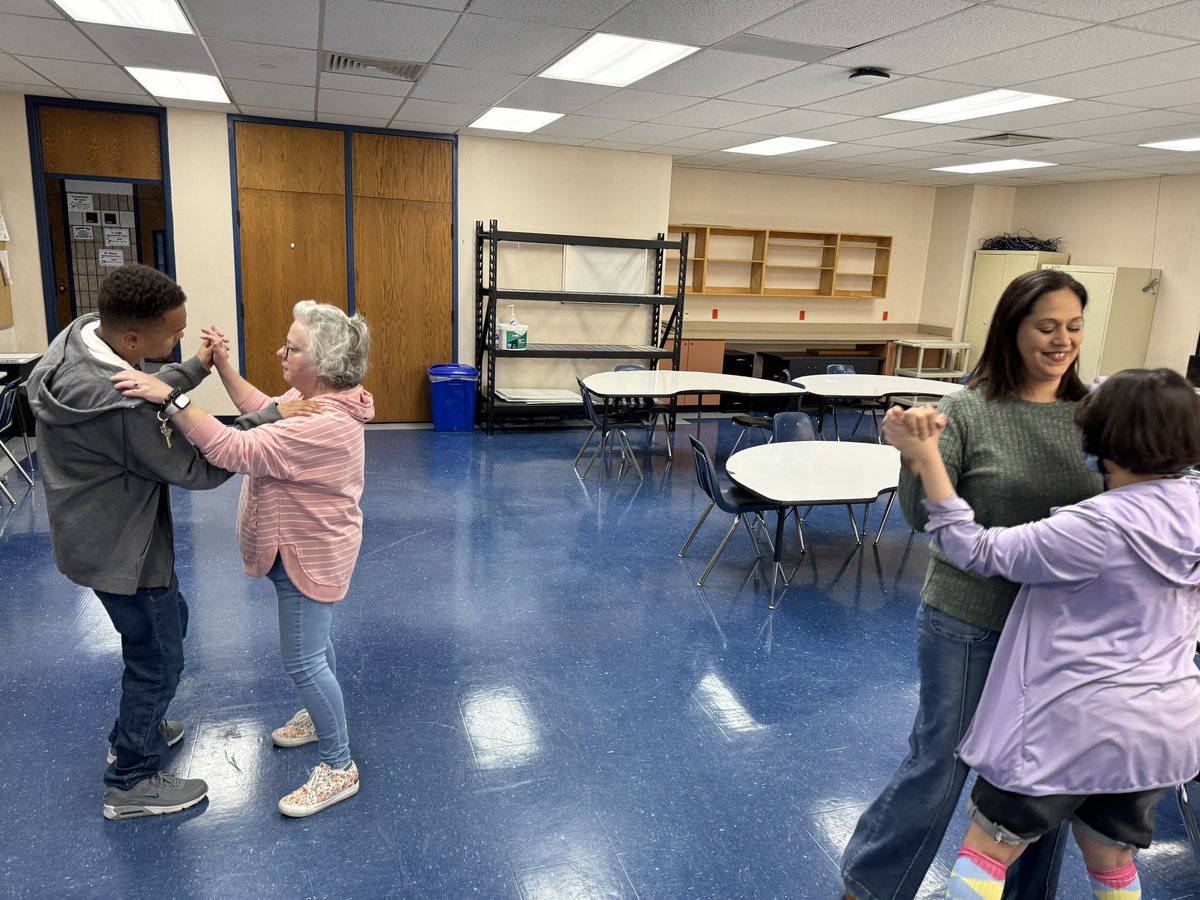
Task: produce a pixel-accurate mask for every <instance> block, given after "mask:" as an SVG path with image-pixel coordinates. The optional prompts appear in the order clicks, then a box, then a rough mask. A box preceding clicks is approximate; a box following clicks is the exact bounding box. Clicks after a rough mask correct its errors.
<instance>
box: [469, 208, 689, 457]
mask: <svg viewBox="0 0 1200 900" xmlns="http://www.w3.org/2000/svg"><path fill="white" fill-rule="evenodd" d="M506 241H507V242H514V243H527V244H550V245H555V246H560V247H568V246H570V247H610V248H623V249H626V250H648V251H650V252H651V254H652V255H651V260H652V271H651V278H650V282H651V284H650V292H649V293H645V294H628V293H607V292H604V291H589V292H586V293H584V292H580V291H551V290H523V289H515V288H505V287H502V286H501V285H500V284H498V283H497V269H498V265H497V256H498V252H499V245H500V244H501V243H504V242H506ZM668 254H670V259H671V261H672V264H673V265H675V266H676V270H675V272H674V273H672V276H671V277H672V280H673V281H675V282H677V283H676V284H675V285H674V286H671V287H670V288H668V289H666V290H667V292H666V293H664V292H663V291H664V288H663V275H664V270H663V267H664V265H665V262H666V260H667V259H668ZM687 259H688V239H687V237H686V236H684V237H681V238H680V239H678V240H674V241H668V240H666V235H664V234H661V233H660V234H659V235H658V237H657V238H656V239H652V240H640V239H636V238H607V237H595V236H591V235H576V234H540V233H534V232H524V231H501V230H500V228H499V227H498V225H497V222H496V220H495V219H492V220H491V221H490V222H489V223H488V227H487V228H486V229H485V228H484V226H483V222H476V223H475V368H476V369H479V370H482V369H483V368H484V367H485V366H486V368H487V375H486V379H484V380H481V381H480V383H479V399H480V409H479V416H480V417H481V418H482V419H483V420H484V422H485V423H486V425H487V432H488V434H492V432H493V431H494V430H495V422H496V414H497V412H498V411H503V410H504V409H505V405H504V401H502V400H498V399H497V397H496V361H497V359H504V358H511V357H524V358H525V359H539V358H540V359H628V360H646V361H647V362H648V363H649V366H650V368H656V367H657V366H658V364H659V362H660V361H666V362H668V363H669V364H670V365H671V367H672V368H679V352H680V344H681V338H682V337H683V286H682V285H680V284H678V282H679V281H680V279H681V278H682V273H683V269H684V266H685V265H686V264H687ZM501 300H520V301H522V302H525V301H531V300H533V301H545V302H549V303H582V304H596V303H598V304H623V305H634V306H648V307H650V309H651V315H650V328H649V334H648V335H647V341H646V343H644V344H549V343H547V344H529V345H527V347H526V349H524V350H503V349H500V348H498V347H497V346H496V338H495V335H496V305H497V303H498V302H499V301H501ZM664 313H665V316H664ZM528 409H529V408H528V407H527V406H526V407H524V410H523V411H524V412H527V411H528Z"/></svg>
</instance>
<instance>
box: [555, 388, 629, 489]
mask: <svg viewBox="0 0 1200 900" xmlns="http://www.w3.org/2000/svg"><path fill="white" fill-rule="evenodd" d="M575 381H576V382H577V383H578V384H579V397H580V399H582V400H583V412H584V415H586V416H587V419H588V421H589V422H591V423H592V430H591V431H589V432H588V434H587V437H586V438H584V440H583V446H582V447H580V448H579V452H578V453H576V454H575V459H574V461H572V463H571V465H573V466H575V467H576V469H577V470H578V467H579V457H581V456H583V451H584V450H586V449H587V448H588V445H589V444H590V443H591V442H592V435H594V434H595V433H596V432H597V431H599V432H600V443H599V444H597V445H596V449H595V450H594V451H592V456H591V458H590V459H589V460H588V464H587V466H586V467H585V468H584V470H583V475H582V476H580V477H582V478H587V473H588V472H589V471H590V470H591V468H592V463H594V462H595V461H596V457H598V456H599V455H600V454H601V452H603V451H604V449H605V447H606V445H607V444H608V443H609V441H610V439H611V438H612V436H613V435H614V434H615V435H616V436H617V440H618V441H619V442H620V445H621V471H622V472H624V470H625V467H626V466H627V465H631V466H633V469H634V471H635V472H637V473H638V478H642V477H644V476H643V475H642V467H641V466H639V465H638V461H637V458H636V457H635V456H634V455H633V447H632V446H631V445H630V443H629V436H628V435H627V434H625V430H624V429H623V428H621V423H620V422H614V421H613V420H612V419H611V418H610V419H609V420H608V421H607V422H606V421H605V420H604V418H602V417H601V416H600V415H599V414H598V413H597V412H596V404H595V403H594V402H593V401H592V392H591V391H589V390H588V389H587V388H586V387H585V386H584V384H583V380H582V379H579V378H576V379H575ZM618 477H619V476H618ZM599 483H600V484H603V483H604V466H603V465H601V467H600V477H599Z"/></svg>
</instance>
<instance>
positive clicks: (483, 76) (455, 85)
mask: <svg viewBox="0 0 1200 900" xmlns="http://www.w3.org/2000/svg"><path fill="white" fill-rule="evenodd" d="M524 80H525V76H523V75H505V74H503V73H500V72H479V71H475V70H472V69H456V68H452V67H450V66H430V67H429V68H427V69H426V70H425V72H424V73H423V74H422V75H421V78H420V80H419V81H418V82H417V85H416V87H414V88H413V90H412V94H411V96H413V97H416V98H418V99H421V100H442V101H445V102H453V101H459V102H463V103H480V104H483V105H484V106H490V105H492V104H494V103H496V102H497V101H498V100H499V99H500V98H501V97H503V96H504V95H505V94H507V93H508V92H509V91H511V90H512V89H513V88H515V87H516V86H517V85H519V84H520V83H521V82H522V81H524Z"/></svg>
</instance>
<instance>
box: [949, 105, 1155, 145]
mask: <svg viewBox="0 0 1200 900" xmlns="http://www.w3.org/2000/svg"><path fill="white" fill-rule="evenodd" d="M1131 112H1138V110H1136V109H1133V108H1131V107H1128V106H1118V105H1116V104H1115V103H1098V102H1095V101H1092V100H1075V101H1072V102H1071V103H1056V104H1054V105H1053V106H1041V107H1038V108H1037V109H1022V110H1019V111H1018V112H1011V113H1004V114H1003V115H999V116H980V117H979V118H978V119H968V120H967V121H966V122H964V123H963V124H964V125H969V126H970V127H971V128H985V129H987V130H988V131H1020V132H1028V133H1032V134H1043V135H1047V136H1049V137H1053V136H1055V135H1057V134H1058V131H1057V129H1058V128H1059V127H1060V126H1062V125H1065V124H1067V123H1068V122H1083V121H1086V120H1088V119H1102V118H1105V117H1106V116H1116V115H1125V114H1127V113H1131Z"/></svg>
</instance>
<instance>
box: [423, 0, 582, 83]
mask: <svg viewBox="0 0 1200 900" xmlns="http://www.w3.org/2000/svg"><path fill="white" fill-rule="evenodd" d="M586 36H587V32H586V31H581V30H579V29H576V28H558V27H556V26H554V25H535V24H533V23H530V22H513V21H511V20H508V19H494V18H491V17H489V16H473V15H470V14H468V15H465V16H463V17H462V18H461V19H460V20H459V22H458V24H457V25H456V26H455V27H454V30H453V31H451V32H450V36H449V37H448V38H447V39H446V42H445V43H444V44H443V45H442V48H441V49H440V50H439V51H438V53H437V58H436V60H435V62H438V63H440V64H442V65H447V66H460V67H462V68H470V69H484V70H486V71H490V72H511V73H513V74H517V75H532V74H534V73H535V72H540V71H542V69H544V68H546V67H547V66H548V65H550V63H552V62H554V61H555V60H556V59H558V58H559V57H560V56H562V55H563V54H564V53H566V52H567V50H569V49H570V48H572V47H573V46H575V45H576V44H578V43H579V42H580V41H582V40H583V38H585V37H586Z"/></svg>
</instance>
